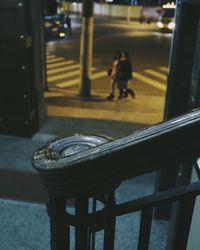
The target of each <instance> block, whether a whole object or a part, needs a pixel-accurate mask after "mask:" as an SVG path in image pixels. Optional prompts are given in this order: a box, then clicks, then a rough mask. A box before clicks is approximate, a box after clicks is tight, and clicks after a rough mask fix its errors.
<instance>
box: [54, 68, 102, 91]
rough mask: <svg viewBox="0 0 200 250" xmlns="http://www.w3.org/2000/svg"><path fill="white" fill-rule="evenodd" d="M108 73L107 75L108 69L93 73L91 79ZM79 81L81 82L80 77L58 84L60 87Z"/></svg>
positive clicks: (75, 83) (72, 84)
mask: <svg viewBox="0 0 200 250" xmlns="http://www.w3.org/2000/svg"><path fill="white" fill-rule="evenodd" d="M106 75H107V71H101V72H97V73H94V74H92V76H91V80H94V79H98V78H100V77H103V76H106ZM79 83H80V79H72V80H69V81H65V82H62V83H58V84H56V86H57V87H60V88H65V87H70V86H74V85H78V84H79Z"/></svg>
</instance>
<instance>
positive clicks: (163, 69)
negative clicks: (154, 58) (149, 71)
mask: <svg viewBox="0 0 200 250" xmlns="http://www.w3.org/2000/svg"><path fill="white" fill-rule="evenodd" d="M159 69H160V70H162V71H164V72H165V73H168V71H169V69H168V68H166V67H159Z"/></svg>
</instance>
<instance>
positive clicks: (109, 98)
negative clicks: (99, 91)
mask: <svg viewBox="0 0 200 250" xmlns="http://www.w3.org/2000/svg"><path fill="white" fill-rule="evenodd" d="M114 98H115V96H114V95H113V94H110V95H109V96H107V97H106V100H113V99H114Z"/></svg>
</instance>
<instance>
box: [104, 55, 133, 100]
mask: <svg viewBox="0 0 200 250" xmlns="http://www.w3.org/2000/svg"><path fill="white" fill-rule="evenodd" d="M108 74H109V75H110V76H111V92H110V95H109V96H108V97H107V98H106V99H107V100H113V99H114V97H115V95H114V92H115V86H116V85H117V87H118V89H119V96H118V99H122V98H126V97H128V95H131V96H132V98H134V97H135V93H134V91H133V90H132V89H131V88H129V86H128V81H130V80H131V79H132V64H131V61H130V59H129V54H128V52H127V51H119V50H118V51H116V52H115V55H114V61H113V65H112V69H110V70H109V71H108Z"/></svg>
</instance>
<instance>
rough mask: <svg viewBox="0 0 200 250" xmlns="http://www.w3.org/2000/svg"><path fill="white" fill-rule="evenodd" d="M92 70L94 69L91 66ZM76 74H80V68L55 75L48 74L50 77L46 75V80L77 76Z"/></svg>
mask: <svg viewBox="0 0 200 250" xmlns="http://www.w3.org/2000/svg"><path fill="white" fill-rule="evenodd" d="M92 70H95V69H94V68H92ZM97 74H98V73H97ZM77 75H80V70H75V71H71V72H68V73H64V74H60V75H56V76H50V77H47V80H48V82H52V81H56V80H61V79H63V78H67V77H71V76H77Z"/></svg>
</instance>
